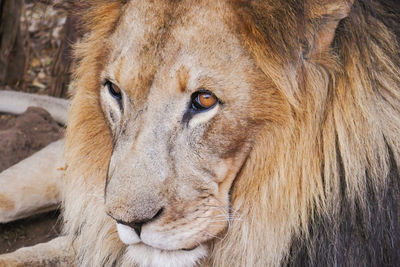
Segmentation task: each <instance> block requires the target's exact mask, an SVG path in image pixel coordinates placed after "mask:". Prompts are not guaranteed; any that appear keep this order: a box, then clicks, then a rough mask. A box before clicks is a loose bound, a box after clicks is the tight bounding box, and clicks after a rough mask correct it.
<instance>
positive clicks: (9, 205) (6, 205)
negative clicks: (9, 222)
mask: <svg viewBox="0 0 400 267" xmlns="http://www.w3.org/2000/svg"><path fill="white" fill-rule="evenodd" d="M0 207H1V209H4V210H6V211H9V210H13V209H14V207H15V205H14V201H12V200H10V199H8V198H7V197H6V196H3V195H0Z"/></svg>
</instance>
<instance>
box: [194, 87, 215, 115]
mask: <svg viewBox="0 0 400 267" xmlns="http://www.w3.org/2000/svg"><path fill="white" fill-rule="evenodd" d="M217 103H218V99H217V97H216V96H215V95H214V94H213V93H211V92H210V91H207V90H200V91H197V92H195V93H193V94H192V109H194V110H197V111H203V110H208V109H210V108H212V107H214V106H215V105H216V104H217Z"/></svg>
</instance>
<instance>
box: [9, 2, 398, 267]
mask: <svg viewBox="0 0 400 267" xmlns="http://www.w3.org/2000/svg"><path fill="white" fill-rule="evenodd" d="M85 4H86V11H85V12H84V13H85V14H83V15H82V17H83V20H84V21H85V24H84V27H85V30H86V34H85V36H84V38H83V39H82V40H81V41H80V42H79V43H78V44H77V45H76V47H75V58H76V67H75V70H74V73H73V79H72V80H73V81H72V83H71V93H72V95H73V97H72V103H71V107H70V111H69V120H68V128H67V136H66V145H65V157H66V162H67V165H68V167H67V170H66V176H65V178H64V185H63V217H64V231H63V236H62V237H61V238H62V241H63V245H62V246H64V248H67V249H66V250H63V249H59V250H58V251H60V252H63V253H65V254H63V255H64V257H67V256H68V257H69V259H70V262H72V263H73V264H75V265H77V266H279V265H291V266H303V265H304V266H309V265H311V266H315V265H318V266H365V265H372V266H381V265H382V266H383V265H385V266H389V265H390V266H397V265H399V264H400V256H399V253H398V251H399V249H400V220H399V219H400V206H399V204H400V185H399V178H400V176H399V167H400V142H399V140H400V139H399V136H400V135H399V133H400V71H399V70H400V58H399V52H398V51H399V48H400V47H399V37H400V34H399V33H400V32H399V29H400V5H399V4H398V3H397V2H396V1H395V0H375V1H370V0H355V1H353V0H322V1H321V0H319V1H317V0H302V1H300V0H293V1H286V0H274V1H272V0H265V1H255V0H253V1H250V0H221V1H212V0H204V1H193V0H181V1H167V0H162V1H161V0H155V1H143V0H128V1H122V0H112V1H105V0H96V1H86V3H85ZM62 246H60V248H61V247H62ZM43 250H44V249H43V248H42V250H41V252H40V253H43ZM30 252H32V251H30ZM67 252H68V255H67ZM16 253H18V251H17V252H16ZM32 253H34V252H32ZM21 255H22V254H19V256H20V258H19V259H16V258H17V257H14V258H13V257H12V255H11V256H10V255H9V256H8V259H9V260H10V261H11V260H14V261H18V260H20V261H21V258H22V256H21ZM37 255H39V254H36V257H38V258H40V256H37ZM66 255H67V256H66ZM29 257H33V256H29ZM47 257H48V255H47ZM59 257H60V256H59ZM64 259H65V258H64ZM42 262H43V261H42Z"/></svg>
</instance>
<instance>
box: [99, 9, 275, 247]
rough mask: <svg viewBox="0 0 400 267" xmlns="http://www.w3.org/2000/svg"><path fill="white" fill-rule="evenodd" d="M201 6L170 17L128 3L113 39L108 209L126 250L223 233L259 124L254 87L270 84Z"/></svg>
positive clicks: (106, 102) (108, 79) (108, 69)
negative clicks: (235, 185)
mask: <svg viewBox="0 0 400 267" xmlns="http://www.w3.org/2000/svg"><path fill="white" fill-rule="evenodd" d="M198 5H199V6H192V7H191V8H182V10H181V11H180V12H181V13H182V14H185V15H182V16H181V17H180V18H179V19H174V18H173V17H170V16H169V12H170V10H162V9H161V8H160V7H159V6H152V5H151V4H149V3H147V2H146V3H145V4H140V3H134V4H133V3H131V4H128V5H127V7H126V10H125V12H124V15H123V17H122V18H121V20H120V23H119V24H118V26H117V28H116V29H115V32H114V33H113V35H112V36H111V37H110V38H109V42H110V43H109V46H110V55H109V59H108V63H107V64H106V66H105V68H104V70H103V72H102V85H101V89H100V99H101V103H102V110H103V113H104V117H105V120H106V121H107V123H108V124H109V127H110V129H111V131H110V132H111V135H112V139H113V143H114V150H113V153H112V157H111V160H110V165H109V171H108V177H107V184H106V190H105V204H106V209H107V213H108V214H109V215H110V216H111V217H112V218H113V219H115V220H116V223H117V228H118V233H119V236H120V238H121V240H122V241H123V242H124V243H126V244H128V245H132V244H137V243H140V242H143V243H144V244H146V245H148V246H150V247H153V248H157V249H162V250H182V249H184V250H191V249H193V248H196V247H197V246H199V245H200V244H204V243H205V242H207V241H209V240H211V239H214V238H215V237H216V236H217V235H218V234H220V233H221V232H222V231H223V230H224V229H225V228H226V227H227V224H228V222H229V220H230V219H232V217H234V214H232V213H231V211H230V197H229V193H230V189H231V186H232V183H233V181H234V178H235V177H236V176H237V175H238V172H239V171H240V168H241V166H242V165H243V163H244V161H245V159H246V157H247V156H248V154H249V151H250V150H251V144H252V141H253V139H254V136H256V134H257V130H258V129H259V128H260V127H261V126H260V122H259V121H257V120H255V119H253V118H255V117H256V116H257V117H259V114H258V113H257V112H259V110H261V108H260V107H259V106H257V104H256V103H255V101H254V98H255V96H254V93H253V91H254V90H255V88H256V87H257V84H258V83H260V79H265V78H264V77H263V76H262V75H261V73H260V72H259V71H258V70H257V68H256V67H255V65H254V63H253V61H252V59H251V58H250V56H249V55H248V54H247V52H246V51H245V50H244V49H243V48H242V44H241V43H240V42H239V40H238V38H237V37H236V36H235V34H234V33H233V31H232V30H231V29H230V28H229V25H228V24H227V22H226V21H227V17H226V16H227V15H226V14H222V13H220V12H219V9H218V7H217V6H216V5H217V4H210V3H209V4H207V5H205V6H200V4H198ZM210 5H214V6H210ZM170 8H171V7H170ZM176 8H181V7H178V6H177V7H176ZM225 9H226V8H225ZM174 12H177V11H176V10H174ZM225 12H226V10H225ZM263 84H265V81H263ZM264 89H265V88H264ZM266 90H267V91H266V92H264V94H265V97H271V98H274V99H275V100H276V101H272V104H271V105H276V103H278V102H279V98H278V97H277V96H276V92H275V91H274V90H273V88H267V89H266ZM271 109H272V107H271ZM263 110H269V109H268V107H265V106H264V107H263ZM265 116H267V117H268V115H265ZM249 204H250V203H249ZM234 219H238V218H234ZM134 229H135V231H134ZM139 235H140V236H139Z"/></svg>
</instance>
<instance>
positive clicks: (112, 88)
mask: <svg viewBox="0 0 400 267" xmlns="http://www.w3.org/2000/svg"><path fill="white" fill-rule="evenodd" d="M105 86H107V89H108V92H109V93H110V95H111V96H112V97H114V98H115V99H116V100H117V101H121V99H122V94H121V89H119V87H118V86H116V85H115V84H113V83H112V82H110V81H106V83H105Z"/></svg>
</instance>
